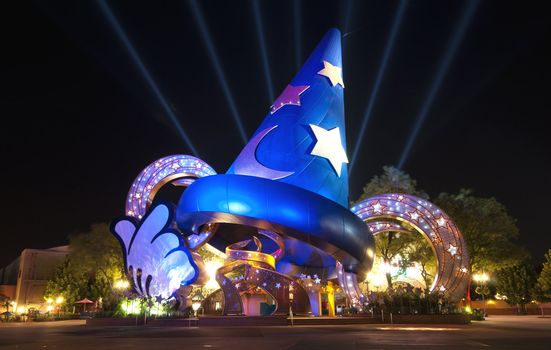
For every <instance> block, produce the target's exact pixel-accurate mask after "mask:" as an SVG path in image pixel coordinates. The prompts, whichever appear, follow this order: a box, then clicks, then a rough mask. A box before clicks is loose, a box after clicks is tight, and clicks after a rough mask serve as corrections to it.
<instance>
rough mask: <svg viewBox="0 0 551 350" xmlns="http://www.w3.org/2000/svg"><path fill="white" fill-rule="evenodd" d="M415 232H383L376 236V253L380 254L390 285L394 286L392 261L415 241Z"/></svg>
mask: <svg viewBox="0 0 551 350" xmlns="http://www.w3.org/2000/svg"><path fill="white" fill-rule="evenodd" d="M412 236H413V234H403V233H400V232H381V233H379V234H377V235H376V236H375V251H376V252H375V254H376V255H378V256H380V257H381V259H382V261H383V264H385V266H386V267H387V268H385V269H384V272H385V276H386V282H387V284H388V287H389V288H391V287H392V275H391V273H390V269H389V268H388V267H389V266H390V263H391V261H392V260H393V259H394V258H395V257H396V256H397V255H398V254H400V253H403V252H404V250H405V249H406V247H408V245H409V244H410V243H411V242H413V240H414V238H413V237H412Z"/></svg>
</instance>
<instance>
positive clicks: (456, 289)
mask: <svg viewBox="0 0 551 350" xmlns="http://www.w3.org/2000/svg"><path fill="white" fill-rule="evenodd" d="M351 210H352V212H354V213H355V214H356V215H358V217H360V218H361V219H362V220H364V221H365V222H366V224H367V225H368V228H369V230H370V232H371V233H373V234H377V233H379V232H384V231H400V232H409V231H411V229H413V230H415V231H417V232H419V233H420V234H421V235H423V236H424V237H425V238H426V239H427V240H428V241H429V242H430V244H431V246H432V248H433V250H434V253H435V256H436V264H437V267H436V276H435V278H434V282H433V284H432V286H431V287H430V290H431V291H432V292H434V291H437V292H442V293H443V294H444V295H445V296H447V297H448V298H450V299H452V300H458V299H460V298H461V297H462V296H463V293H464V291H465V289H466V287H467V284H468V281H469V254H468V252H467V246H466V243H465V240H464V239H463V236H462V235H461V232H460V231H459V229H458V228H457V226H456V225H455V223H454V222H453V220H452V219H451V218H450V217H449V216H448V215H447V214H446V213H445V212H443V211H442V209H440V208H438V207H437V206H436V205H434V204H432V203H430V202H428V201H426V200H424V199H422V198H418V197H415V196H412V195H408V194H383V195H379V196H375V197H371V198H368V199H365V200H364V201H362V202H360V203H358V204H357V205H355V206H354V207H352V208H351Z"/></svg>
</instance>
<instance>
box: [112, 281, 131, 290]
mask: <svg viewBox="0 0 551 350" xmlns="http://www.w3.org/2000/svg"><path fill="white" fill-rule="evenodd" d="M129 286H130V283H128V281H127V280H118V281H116V282H115V288H116V289H118V290H125V289H127V288H128V287H129Z"/></svg>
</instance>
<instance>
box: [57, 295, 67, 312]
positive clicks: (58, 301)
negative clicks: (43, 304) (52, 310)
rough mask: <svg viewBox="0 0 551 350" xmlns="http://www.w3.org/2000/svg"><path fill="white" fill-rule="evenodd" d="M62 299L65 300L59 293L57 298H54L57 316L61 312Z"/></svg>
mask: <svg viewBox="0 0 551 350" xmlns="http://www.w3.org/2000/svg"><path fill="white" fill-rule="evenodd" d="M63 301H65V299H64V298H63V297H62V296H61V295H60V296H58V297H57V298H55V303H56V305H57V316H58V317H59V315H60V314H61V304H63Z"/></svg>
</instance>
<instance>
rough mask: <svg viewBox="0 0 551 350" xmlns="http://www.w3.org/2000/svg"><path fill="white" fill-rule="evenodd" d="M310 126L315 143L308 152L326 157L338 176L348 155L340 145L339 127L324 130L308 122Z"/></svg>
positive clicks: (346, 161)
mask: <svg viewBox="0 0 551 350" xmlns="http://www.w3.org/2000/svg"><path fill="white" fill-rule="evenodd" d="M310 128H312V132H313V133H314V135H315V136H316V144H315V145H314V148H313V149H312V151H311V152H310V154H311V155H313V156H319V157H323V158H325V159H327V160H328V161H329V163H331V165H332V166H333V169H335V171H336V172H337V175H338V176H339V177H340V176H341V171H342V163H348V157H347V156H346V152H345V151H344V148H343V146H342V142H341V132H340V130H339V128H338V127H336V128H333V129H331V130H325V129H324V128H321V127H319V126H317V125H314V124H310Z"/></svg>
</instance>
